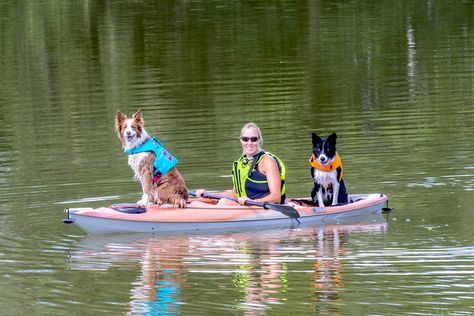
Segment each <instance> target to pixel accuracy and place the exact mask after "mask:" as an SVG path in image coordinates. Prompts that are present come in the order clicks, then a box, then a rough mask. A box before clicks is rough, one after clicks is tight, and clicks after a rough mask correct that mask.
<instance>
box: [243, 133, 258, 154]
mask: <svg viewBox="0 0 474 316" xmlns="http://www.w3.org/2000/svg"><path fill="white" fill-rule="evenodd" d="M240 144H241V145H242V149H243V150H244V153H245V154H246V155H247V157H250V156H254V155H256V154H258V153H259V152H260V139H259V138H258V136H257V131H256V130H255V129H254V128H246V129H244V130H243V131H242V134H241V135H240Z"/></svg>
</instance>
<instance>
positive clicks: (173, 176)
mask: <svg viewBox="0 0 474 316" xmlns="http://www.w3.org/2000/svg"><path fill="white" fill-rule="evenodd" d="M143 124H144V121H143V116H142V113H141V111H140V110H138V111H137V112H136V113H135V114H134V115H133V116H132V117H131V118H128V117H127V116H126V115H125V114H123V113H121V112H120V111H118V112H117V116H116V120H115V129H116V130H117V133H118V137H119V138H120V140H121V141H122V146H123V149H124V151H125V152H126V153H127V154H128V155H129V156H128V165H129V166H130V167H131V168H132V170H133V172H134V174H135V175H134V177H135V179H136V180H137V181H139V182H140V183H141V186H142V191H143V195H142V198H141V200H139V201H138V202H137V204H138V205H142V206H146V205H149V204H163V205H167V206H170V207H176V206H177V207H181V208H183V207H185V206H186V201H187V200H188V191H187V189H186V184H185V182H184V179H183V177H182V176H181V174H180V173H179V171H178V170H177V169H176V168H175V167H174V165H175V164H176V163H178V160H177V159H176V158H174V157H173V156H172V155H171V154H170V153H169V152H168V151H167V150H166V149H164V147H162V145H161V143H160V142H159V140H158V139H157V138H151V137H150V136H149V135H148V133H147V132H146V130H145V129H144V128H143ZM146 144H152V145H150V146H151V147H156V148H158V150H155V148H153V150H148V149H147V148H149V146H148V147H147V146H146ZM157 155H158V156H157ZM171 162H174V163H171ZM157 163H158V168H157ZM160 163H162V164H161V165H162V166H163V164H164V169H163V170H164V172H163V173H161V172H160V171H163V170H160V168H161V167H160Z"/></svg>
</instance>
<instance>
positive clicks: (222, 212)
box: [63, 193, 388, 234]
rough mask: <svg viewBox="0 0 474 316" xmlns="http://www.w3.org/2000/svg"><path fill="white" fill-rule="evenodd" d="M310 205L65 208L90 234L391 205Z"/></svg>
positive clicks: (317, 217)
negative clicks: (289, 213)
mask: <svg viewBox="0 0 474 316" xmlns="http://www.w3.org/2000/svg"><path fill="white" fill-rule="evenodd" d="M309 200H310V199H288V200H287V202H286V203H285V204H282V205H281V207H285V208H288V209H290V210H291V209H293V210H294V212H295V213H296V214H298V215H297V216H293V215H291V216H290V215H288V214H286V212H281V211H279V208H274V207H273V208H267V207H266V205H263V206H264V207H260V206H255V205H250V206H242V205H238V206H220V205H217V202H216V200H214V199H209V198H199V199H198V198H195V199H192V198H191V199H190V200H189V202H188V205H187V207H186V208H174V207H162V206H159V205H150V206H148V207H146V208H145V207H139V206H137V205H136V204H113V205H110V206H108V207H100V208H91V207H86V208H66V209H65V210H64V212H66V214H67V218H66V219H64V221H63V222H64V223H66V224H71V223H74V224H76V225H77V226H78V227H79V228H80V229H82V230H83V231H85V232H87V233H89V234H105V233H169V232H183V231H206V230H216V231H218V230H232V229H242V228H256V229H260V228H263V227H275V226H296V225H304V224H306V223H315V222H316V223H331V224H337V223H338V222H339V221H341V220H343V219H346V218H349V217H353V216H362V215H369V214H380V213H382V209H384V206H386V204H387V203H388V197H387V196H386V195H385V194H380V193H373V194H353V195H349V203H347V204H342V205H336V206H325V207H318V206H312V205H310V204H308V203H305V201H309ZM385 209H388V208H386V207H385Z"/></svg>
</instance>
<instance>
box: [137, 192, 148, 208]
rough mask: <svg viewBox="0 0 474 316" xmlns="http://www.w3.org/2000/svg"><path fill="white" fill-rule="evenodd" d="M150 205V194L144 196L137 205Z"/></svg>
mask: <svg viewBox="0 0 474 316" xmlns="http://www.w3.org/2000/svg"><path fill="white" fill-rule="evenodd" d="M149 203H150V200H149V198H148V194H143V195H142V199H141V200H139V201H138V202H137V205H139V206H148V204H149Z"/></svg>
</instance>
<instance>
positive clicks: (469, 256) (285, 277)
mask: <svg viewBox="0 0 474 316" xmlns="http://www.w3.org/2000/svg"><path fill="white" fill-rule="evenodd" d="M473 13H474V2H472V1H470V0H464V1H425V0H423V1H390V0H387V1H365V2H363V3H361V2H360V1H307V2H301V1H264V2H259V1H243V2H240V1H232V2H229V1H220V0H217V1H212V2H209V1H158V2H153V1H143V2H142V1H139V2H137V1H133V2H132V1H27V2H25V1H8V2H1V3H0V39H1V40H0V41H1V44H0V109H1V111H0V205H1V206H0V240H1V243H0V266H1V270H0V271H1V278H2V282H1V285H0V306H2V310H1V312H0V314H2V315H25V314H30V315H64V314H66V313H67V314H70V315H117V314H118V315H123V314H128V315H144V314H146V315H149V314H152V315H154V314H156V315H158V314H160V315H162V314H165V315H229V314H231V315H258V314H260V315H263V314H265V315H288V314H289V313H298V314H299V315H315V314H323V315H324V314H340V315H358V314H360V315H366V314H377V315H400V314H417V315H420V314H422V315H433V314H441V315H464V314H471V313H473V312H474V294H473V293H474V291H473V289H474V277H473V275H474V264H473V263H472V262H473V260H474V237H473V234H472V226H473V225H474V214H473V212H474V208H473V206H472V205H473V204H474V195H473V190H474V154H473V152H474V148H473V140H472V139H473V136H472V135H474V127H473V126H474V105H473V100H474V50H473V47H474V14H473ZM138 108H140V109H142V111H143V113H144V116H145V121H146V126H147V129H148V132H149V133H150V134H154V135H157V136H158V137H160V139H161V140H162V142H163V143H164V144H165V145H166V146H167V147H168V148H169V149H170V150H171V151H172V152H173V153H174V154H175V155H176V156H177V157H178V158H179V159H180V160H181V163H180V165H179V169H180V171H181V172H182V173H183V175H184V177H185V180H186V182H187V184H188V186H189V188H191V189H195V188H207V189H215V190H220V189H224V188H229V187H230V182H231V181H230V178H229V174H230V163H231V162H232V161H233V160H234V159H236V158H237V157H238V156H239V153H240V150H239V146H240V145H239V142H238V138H237V137H238V133H239V130H240V128H241V126H242V125H243V124H244V123H246V122H248V121H255V122H256V123H258V124H259V125H260V126H261V128H262V130H263V134H264V138H265V143H264V148H265V149H266V150H268V151H271V152H273V153H275V154H277V155H278V156H280V157H281V158H282V159H283V160H284V161H285V163H286V165H287V169H288V191H289V195H290V196H305V195H308V194H309V192H310V190H311V185H312V184H311V179H310V176H309V166H308V159H309V154H310V149H311V132H313V131H316V132H318V133H321V134H322V135H328V134H329V133H331V132H333V131H334V132H337V134H338V149H339V152H340V153H341V156H342V159H343V161H344V172H345V182H346V185H347V186H348V190H349V191H350V192H352V193H369V192H383V193H386V194H387V195H389V196H390V206H392V207H395V213H394V214H391V215H390V216H389V217H388V218H384V217H378V218H362V219H354V220H353V221H351V222H348V223H341V224H340V225H331V226H306V227H296V228H294V227H293V228H291V227H289V228H282V229H279V230H261V231H258V232H257V231H238V232H222V233H207V234H179V235H166V236H156V235H155V236H154V235H121V236H117V235H110V236H86V234H85V233H83V232H82V231H80V230H79V229H78V228H77V227H75V226H69V225H64V224H62V219H63V217H64V215H63V213H62V210H63V209H64V208H65V207H85V206H94V207H95V206H102V205H104V204H109V203H116V202H125V201H136V200H138V199H139V197H140V187H139V185H138V184H137V183H136V182H134V181H133V180H132V173H131V171H130V169H129V167H128V166H127V163H126V157H125V155H124V154H123V152H122V150H121V148H120V142H119V141H118V139H117V137H116V133H115V131H114V117H115V113H116V111H117V110H121V111H124V112H126V113H133V112H134V111H136V110H137V109H138Z"/></svg>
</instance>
